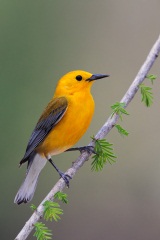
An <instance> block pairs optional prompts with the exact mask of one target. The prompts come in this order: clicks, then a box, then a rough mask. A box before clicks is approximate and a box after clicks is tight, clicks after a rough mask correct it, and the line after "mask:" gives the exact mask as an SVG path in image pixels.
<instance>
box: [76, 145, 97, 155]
mask: <svg viewBox="0 0 160 240" xmlns="http://www.w3.org/2000/svg"><path fill="white" fill-rule="evenodd" d="M79 151H80V153H82V152H83V151H87V153H89V154H92V153H94V154H96V152H95V151H94V147H93V146H84V147H79Z"/></svg>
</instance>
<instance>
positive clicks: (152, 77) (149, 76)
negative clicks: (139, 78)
mask: <svg viewBox="0 0 160 240" xmlns="http://www.w3.org/2000/svg"><path fill="white" fill-rule="evenodd" d="M146 78H147V79H149V80H150V81H151V83H152V84H153V82H154V80H156V78H157V76H156V75H153V74H151V75H147V76H146Z"/></svg>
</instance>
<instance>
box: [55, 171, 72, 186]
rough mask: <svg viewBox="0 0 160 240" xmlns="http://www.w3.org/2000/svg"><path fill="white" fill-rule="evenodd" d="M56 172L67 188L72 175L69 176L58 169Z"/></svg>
mask: <svg viewBox="0 0 160 240" xmlns="http://www.w3.org/2000/svg"><path fill="white" fill-rule="evenodd" d="M58 173H59V176H60V177H61V178H62V179H63V180H64V181H65V184H66V185H67V187H68V188H69V181H70V180H71V179H72V177H71V176H69V175H68V174H65V173H63V172H61V171H60V170H59V171H58Z"/></svg>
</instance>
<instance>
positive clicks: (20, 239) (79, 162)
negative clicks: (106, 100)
mask: <svg viewBox="0 0 160 240" xmlns="http://www.w3.org/2000/svg"><path fill="white" fill-rule="evenodd" d="M159 52H160V36H159V38H158V39H157V41H156V42H155V44H154V46H153V47H152V49H151V51H150V53H149V54H148V57H147V59H146V61H145V62H144V64H143V65H142V67H141V68H140V70H139V72H138V74H137V76H136V78H135V79H134V81H133V83H132V84H131V86H130V87H129V89H128V91H127V92H126V93H125V95H124V97H123V98H122V99H121V102H123V103H125V107H127V105H128V104H129V103H130V102H131V100H132V99H133V97H134V96H135V94H136V93H137V91H138V89H139V85H140V84H141V83H142V82H143V81H144V79H145V77H146V75H147V74H148V72H149V70H150V68H151V67H152V65H153V63H154V62H155V60H156V58H157V57H158V54H159ZM118 119H119V115H117V114H114V115H113V116H112V117H111V116H110V117H109V118H108V120H107V121H106V123H105V124H104V125H103V126H102V128H101V129H100V130H99V132H98V133H97V134H96V136H95V138H96V139H102V138H104V137H105V136H106V135H107V134H108V132H110V130H111V129H112V128H113V127H114V125H115V124H116V122H117V121H118ZM89 146H94V141H92V142H90V143H89ZM90 155H91V154H89V153H87V152H83V153H82V154H81V155H80V156H79V157H78V158H77V159H76V161H75V162H74V164H73V166H72V167H71V168H69V169H68V170H67V171H66V174H68V175H70V176H71V177H73V176H74V175H75V174H76V172H77V171H78V170H79V169H80V168H81V167H82V166H83V164H84V163H85V161H86V160H88V158H89V157H90ZM64 187H65V183H64V180H63V179H60V180H59V181H58V182H57V183H56V184H55V185H54V187H53V188H52V190H51V191H50V192H49V193H48V195H47V196H46V197H45V198H44V200H43V201H42V202H41V204H40V205H39V207H38V208H37V210H36V211H35V212H34V213H33V214H32V216H31V217H30V219H29V220H28V221H27V222H26V224H25V225H24V227H23V228H22V230H21V231H20V233H19V234H18V235H17V237H16V238H15V240H25V239H26V238H27V237H28V235H29V234H30V232H31V231H32V230H33V228H34V224H35V223H36V222H37V221H39V219H40V218H42V216H43V211H44V207H43V203H44V202H45V201H47V200H50V201H53V198H54V195H55V193H56V192H58V191H62V190H63V188H64Z"/></svg>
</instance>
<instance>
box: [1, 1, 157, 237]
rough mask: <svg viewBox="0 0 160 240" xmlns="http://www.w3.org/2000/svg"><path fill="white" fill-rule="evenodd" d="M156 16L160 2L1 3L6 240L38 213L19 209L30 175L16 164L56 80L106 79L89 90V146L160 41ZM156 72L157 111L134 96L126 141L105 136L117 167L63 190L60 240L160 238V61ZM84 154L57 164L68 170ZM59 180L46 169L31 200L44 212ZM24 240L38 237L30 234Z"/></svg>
mask: <svg viewBox="0 0 160 240" xmlns="http://www.w3.org/2000/svg"><path fill="white" fill-rule="evenodd" d="M159 9H160V1H157V0H153V1H149V0H140V1H138V0H135V1H131V0H129V1H125V0H121V1H111V0H99V1H97V0H89V1H85V0H81V1H73V0H70V1H61V0H59V1H53V0H47V1H44V0H39V1H30V0H29V1H17V0H15V1H5V0H3V1H2V0H1V1H0V18H1V21H0V32H1V37H0V52H1V54H0V60H1V64H0V98H1V100H0V105H1V118H0V119H1V144H0V146H1V168H0V190H1V197H0V202H1V206H0V218H1V219H0V225H1V227H0V228H1V239H7V240H8V239H14V238H15V237H16V235H17V234H18V232H19V231H20V229H21V228H22V226H23V225H24V223H25V222H26V221H27V220H28V218H29V217H30V215H31V214H32V212H31V210H30V204H27V205H20V206H17V205H15V204H14V203H13V200H14V197H15V194H16V192H17V190H18V188H19V187H20V185H21V183H22V181H23V179H24V176H25V171H26V165H23V167H22V168H21V169H19V168H18V164H19V161H20V160H21V158H22V157H23V154H24V152H25V148H26V144H27V142H28V139H29V137H30V134H31V132H32V130H33V128H34V126H35V124H36V122H37V120H38V118H39V116H40V114H41V112H42V110H43V109H44V107H45V106H46V104H47V103H48V101H49V100H50V99H51V97H52V95H53V92H54V89H55V86H56V82H57V80H58V79H59V78H60V77H61V76H62V75H63V74H65V73H66V72H68V71H71V70H76V69H83V70H86V71H89V72H92V73H106V74H110V78H107V79H103V80H101V81H99V82H96V83H95V84H94V86H93V88H92V93H93V95H94V99H95V102H96V111H95V115H94V118H93V121H92V124H91V126H90V128H89V130H88V131H87V133H86V134H85V136H84V137H83V138H82V139H81V141H80V142H79V143H78V144H77V146H81V145H86V144H88V143H89V142H90V136H93V135H94V134H96V132H97V131H98V130H99V128H100V127H101V126H102V124H103V123H104V122H105V121H106V119H107V118H108V116H109V115H110V113H111V109H110V106H111V105H112V104H114V103H115V102H116V101H120V99H121V98H122V96H123V95H124V93H125V92H126V90H127V89H128V87H129V86H130V84H131V83H132V81H133V79H134V77H135V76H136V74H137V72H138V70H139V68H140V67H141V65H142V63H143V62H144V60H145V59H146V56H147V55H148V53H149V51H150V49H151V47H152V45H153V44H154V42H155V41H156V39H157V38H158V35H159V32H160V31H159V30H160V15H159ZM150 73H152V74H155V75H157V76H158V78H157V81H156V82H155V84H154V85H153V93H154V104H153V105H152V106H151V108H147V107H145V106H144V104H143V103H141V96H140V93H139V92H138V93H137V95H136V97H135V98H134V100H133V101H132V102H131V104H130V105H129V106H128V108H127V111H128V112H129V113H130V115H129V116H124V118H123V119H124V120H123V122H120V124H121V125H122V126H123V127H124V128H125V129H126V130H127V131H129V133H130V134H129V136H128V137H121V136H120V135H119V134H118V133H117V131H116V129H113V130H112V131H111V132H110V133H109V135H108V136H107V140H108V141H110V142H111V143H113V144H114V150H115V153H116V155H117V157H118V158H117V162H116V163H115V164H113V165H109V164H107V165H106V167H105V168H104V169H103V171H102V172H100V173H94V172H91V160H90V161H88V162H87V163H86V164H85V165H84V166H83V168H81V169H80V171H79V172H78V173H77V174H76V176H75V177H74V179H73V181H71V183H70V189H66V190H65V192H66V193H67V194H68V198H69V204H68V205H64V204H61V207H62V208H63V210H64V215H63V216H62V219H61V221H59V222H58V223H54V222H52V223H49V224H48V227H49V228H51V229H52V231H53V236H54V239H58V240H64V238H65V240H71V239H76V240H82V239H83V240H88V239H92V240H97V239H101V240H105V239H109V240H117V239H119V240H128V239H130V240H132V239H134V240H141V239H145V240H150V239H154V240H158V239H160V143H159V134H160V129H159V122H160V111H159V101H160V94H159V93H160V84H159V77H160V60H159V59H157V61H156V62H155V64H154V66H153V68H152V69H151V71H150ZM145 82H146V85H150V82H149V81H148V80H146V81H145ZM78 154H79V153H78V152H75V153H73V152H70V153H64V154H61V155H59V156H55V157H54V161H55V163H56V164H57V165H58V167H59V168H60V169H61V170H63V171H65V170H67V169H68V168H69V167H70V166H71V164H72V162H73V161H74V160H75V159H76V158H77V156H78ZM57 179H58V175H57V173H56V172H55V171H54V170H53V168H52V167H51V165H50V164H47V166H46V167H45V169H44V170H43V171H42V173H41V176H40V178H39V183H38V187H37V190H36V193H35V196H34V199H33V200H32V202H31V203H33V204H35V205H37V206H38V204H39V203H40V202H41V201H42V199H43V198H44V197H45V196H46V194H47V193H48V192H49V190H50V189H51V188H52V186H53V185H54V184H55V183H56V181H57ZM28 239H35V238H34V237H33V232H32V233H31V234H30V236H29V238H28Z"/></svg>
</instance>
